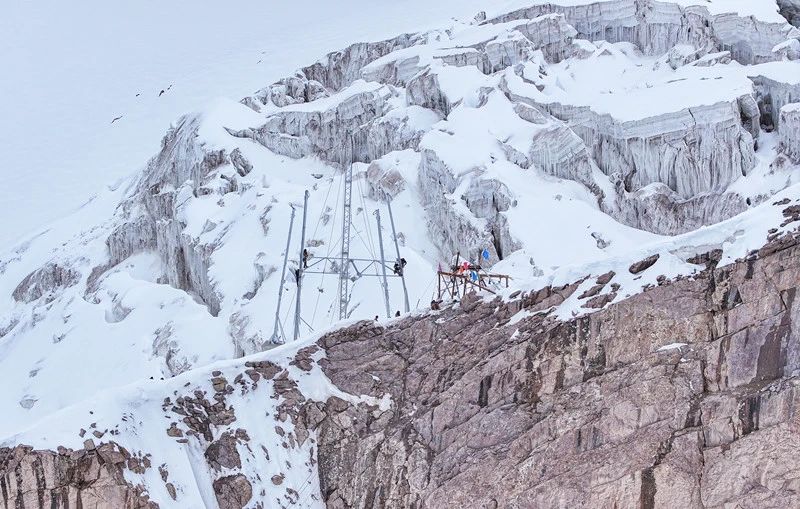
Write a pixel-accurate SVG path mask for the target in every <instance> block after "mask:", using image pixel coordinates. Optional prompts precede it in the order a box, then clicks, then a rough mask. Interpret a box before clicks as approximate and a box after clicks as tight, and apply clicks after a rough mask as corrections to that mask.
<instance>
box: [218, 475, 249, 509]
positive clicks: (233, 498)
mask: <svg viewBox="0 0 800 509" xmlns="http://www.w3.org/2000/svg"><path fill="white" fill-rule="evenodd" d="M214 494H215V495H216V497H217V504H219V509H242V508H243V507H244V506H245V505H247V502H248V501H249V500H250V499H251V498H253V487H252V486H251V485H250V481H248V480H247V478H246V477H245V476H243V475H241V474H237V475H229V476H226V477H221V478H219V479H217V480H216V481H214Z"/></svg>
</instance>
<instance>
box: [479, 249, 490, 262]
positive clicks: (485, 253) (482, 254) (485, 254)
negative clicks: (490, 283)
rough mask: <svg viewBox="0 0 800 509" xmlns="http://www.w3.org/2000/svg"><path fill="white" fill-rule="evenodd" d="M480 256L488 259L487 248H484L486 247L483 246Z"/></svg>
mask: <svg viewBox="0 0 800 509" xmlns="http://www.w3.org/2000/svg"><path fill="white" fill-rule="evenodd" d="M481 256H483V259H484V260H488V259H489V250H488V249H486V248H483V253H481Z"/></svg>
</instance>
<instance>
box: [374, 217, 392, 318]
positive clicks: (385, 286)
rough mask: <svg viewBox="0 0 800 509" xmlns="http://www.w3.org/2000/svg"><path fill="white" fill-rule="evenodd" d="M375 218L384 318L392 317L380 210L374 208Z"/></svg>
mask: <svg viewBox="0 0 800 509" xmlns="http://www.w3.org/2000/svg"><path fill="white" fill-rule="evenodd" d="M375 220H376V221H377V222H378V245H379V246H380V248H381V270H382V271H383V300H384V302H385V303H386V318H391V317H392V309H391V308H390V307H389V281H387V279H386V257H385V256H384V254H383V232H382V231H381V211H380V210H377V209H376V210H375Z"/></svg>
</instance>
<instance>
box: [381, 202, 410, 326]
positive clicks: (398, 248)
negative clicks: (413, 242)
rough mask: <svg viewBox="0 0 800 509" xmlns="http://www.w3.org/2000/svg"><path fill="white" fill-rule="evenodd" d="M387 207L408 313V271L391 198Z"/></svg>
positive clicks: (404, 301)
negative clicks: (405, 266) (395, 223)
mask: <svg viewBox="0 0 800 509" xmlns="http://www.w3.org/2000/svg"><path fill="white" fill-rule="evenodd" d="M386 208H388V209H389V224H391V225H392V240H394V249H395V251H396V252H397V263H398V264H400V269H401V270H400V281H401V282H402V283H403V304H404V305H405V311H406V313H408V312H409V311H411V306H409V304H408V288H407V287H406V276H405V274H406V271H405V268H404V267H403V265H402V264H401V263H400V259H401V258H400V246H399V245H398V243H397V231H396V230H395V229H394V214H392V203H391V202H390V201H389V200H386Z"/></svg>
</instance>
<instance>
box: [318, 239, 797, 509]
mask: <svg viewBox="0 0 800 509" xmlns="http://www.w3.org/2000/svg"><path fill="white" fill-rule="evenodd" d="M776 249H777V251H774V250H776ZM771 251H774V252H771ZM767 253H769V254H767ZM705 259H706V260H708V262H707V263H708V269H707V270H705V271H704V272H703V273H702V274H701V275H700V276H699V277H697V278H692V279H684V280H680V281H674V282H670V283H665V284H663V285H661V286H659V287H657V288H653V289H651V290H649V291H647V292H646V293H644V294H642V295H639V296H636V297H633V298H631V299H629V300H626V301H623V302H622V303H620V304H618V305H613V306H611V307H609V308H607V309H605V310H603V311H600V312H598V313H595V314H592V315H590V316H587V317H585V318H581V319H576V320H573V321H570V322H558V321H554V320H551V319H549V318H547V317H546V316H533V317H530V318H525V319H523V320H520V321H515V320H513V319H512V320H511V322H510V319H511V317H512V316H513V315H514V314H515V313H516V312H517V311H518V310H519V309H529V310H531V311H536V310H538V309H542V308H546V307H548V306H549V305H551V304H553V303H554V302H558V301H560V300H561V299H562V298H564V297H565V296H566V295H568V294H570V292H572V291H574V287H566V288H560V289H547V290H546V291H543V292H540V293H537V294H530V295H524V296H522V297H521V298H520V299H519V300H517V301H516V302H512V303H509V304H501V305H500V306H498V305H497V303H491V304H487V303H481V302H477V301H474V300H468V301H464V302H462V303H461V306H460V309H458V310H452V311H444V312H442V313H441V314H438V315H437V314H434V315H432V316H426V317H424V318H422V319H419V320H407V321H405V322H403V323H402V324H399V325H398V326H397V327H394V328H391V329H387V330H382V329H380V328H376V327H374V326H371V325H369V324H364V325H361V326H360V327H357V328H353V329H350V330H349V331H341V332H339V333H336V334H332V335H330V336H326V337H325V338H323V339H322V340H321V341H320V345H321V346H323V347H324V348H325V350H326V352H327V358H326V360H325V361H324V364H323V369H324V370H325V371H326V373H327V374H328V375H329V376H330V377H331V380H333V381H334V383H336V384H337V385H339V386H340V387H341V388H343V389H344V390H346V391H348V392H353V393H368V394H373V395H378V394H381V393H383V392H389V393H390V394H391V395H392V400H393V401H395V402H396V404H397V406H396V408H394V409H393V410H394V413H393V414H392V419H391V421H390V422H389V424H388V425H386V426H380V427H378V426H375V425H374V424H372V423H371V422H370V420H369V419H368V418H366V416H365V415H363V413H360V412H358V411H357V410H356V409H354V408H350V409H348V410H347V411H346V412H345V415H347V416H348V419H347V420H346V421H345V422H346V425H342V419H341V418H337V419H336V420H335V421H331V423H333V422H336V424H333V425H332V426H330V427H327V426H325V425H324V424H323V427H322V429H321V431H320V453H319V454H320V470H321V473H322V489H323V493H326V494H327V497H328V506H329V507H453V506H460V507H576V506H579V505H587V506H589V507H723V506H727V504H733V503H736V504H739V506H741V507H790V506H794V505H797V504H798V503H800V494H798V493H799V492H798V486H797V475H798V472H800V465H798V463H797V459H796V457H795V454H794V453H793V451H794V450H795V449H796V448H797V447H798V445H800V438H799V437H800V435H798V425H800V420H798V419H800V417H799V416H798V414H797V411H796V409H795V408H796V405H797V403H798V397H800V392H798V391H800V379H798V375H799V374H800V336H799V335H798V334H797V332H796V330H795V328H796V327H795V325H794V324H795V322H796V320H797V319H798V316H800V315H799V313H800V306H799V305H798V303H797V302H796V300H795V294H796V292H797V282H798V281H799V280H800V272H798V271H800V248H799V247H798V246H797V241H796V240H791V241H789V242H787V243H780V241H778V242H776V243H775V244H774V245H772V246H767V247H765V248H764V249H762V251H761V255H758V254H753V255H752V256H751V257H750V258H748V260H746V261H742V262H740V263H738V264H736V265H734V266H730V267H726V268H722V269H716V268H715V263H716V262H715V260H714V256H713V253H712V254H711V255H710V256H708V257H706V258H705ZM611 281H613V278H612V279H611ZM373 377H375V378H373ZM376 379H377V380H379V381H378V382H376V381H375V380H376ZM352 472H360V473H361V474H358V475H355V476H353V474H352ZM343 480H344V481H343Z"/></svg>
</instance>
